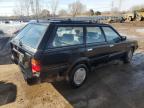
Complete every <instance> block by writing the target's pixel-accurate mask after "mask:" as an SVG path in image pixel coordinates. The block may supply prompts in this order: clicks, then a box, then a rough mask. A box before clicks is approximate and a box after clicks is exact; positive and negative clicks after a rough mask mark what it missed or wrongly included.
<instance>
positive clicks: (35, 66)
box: [31, 59, 41, 73]
mask: <svg viewBox="0 0 144 108" xmlns="http://www.w3.org/2000/svg"><path fill="white" fill-rule="evenodd" d="M31 65H32V72H33V73H37V72H40V71H41V64H40V61H38V60H36V59H31Z"/></svg>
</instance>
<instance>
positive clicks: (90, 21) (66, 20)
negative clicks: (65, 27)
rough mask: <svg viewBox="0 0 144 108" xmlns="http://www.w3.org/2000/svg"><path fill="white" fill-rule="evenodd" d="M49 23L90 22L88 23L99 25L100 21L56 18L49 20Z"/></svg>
mask: <svg viewBox="0 0 144 108" xmlns="http://www.w3.org/2000/svg"><path fill="white" fill-rule="evenodd" d="M48 20H49V21H61V22H88V23H98V22H99V21H98V20H94V19H88V18H85V19H80V18H79V19H77V18H55V19H48Z"/></svg>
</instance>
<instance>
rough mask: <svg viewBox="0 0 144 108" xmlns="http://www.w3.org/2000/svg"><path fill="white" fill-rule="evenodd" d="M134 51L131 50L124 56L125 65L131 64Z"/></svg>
mask: <svg viewBox="0 0 144 108" xmlns="http://www.w3.org/2000/svg"><path fill="white" fill-rule="evenodd" d="M133 52H134V50H133V49H132V48H131V49H130V50H129V51H128V52H127V53H126V55H125V57H124V59H123V61H124V63H125V64H127V63H131V61H132V57H133Z"/></svg>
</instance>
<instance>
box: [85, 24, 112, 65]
mask: <svg viewBox="0 0 144 108" xmlns="http://www.w3.org/2000/svg"><path fill="white" fill-rule="evenodd" d="M86 55H87V56H88V57H89V59H90V61H91V63H92V64H93V63H94V64H95V63H99V62H103V61H107V58H108V55H109V45H108V44H107V42H106V39H105V36H104V34H103V32H102V30H101V28H100V27H99V26H87V27H86Z"/></svg>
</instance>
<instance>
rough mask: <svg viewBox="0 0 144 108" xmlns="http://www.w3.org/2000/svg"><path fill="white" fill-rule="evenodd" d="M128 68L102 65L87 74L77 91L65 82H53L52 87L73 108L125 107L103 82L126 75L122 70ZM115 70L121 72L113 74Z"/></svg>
mask: <svg viewBox="0 0 144 108" xmlns="http://www.w3.org/2000/svg"><path fill="white" fill-rule="evenodd" d="M128 67H129V68H131V66H130V65H123V64H122V63H115V62H112V63H108V64H102V65H100V66H97V67H95V69H94V71H93V72H91V73H89V76H88V79H87V81H86V83H85V84H84V85H83V86H81V87H80V88H78V89H73V88H71V87H70V85H69V84H68V83H67V82H66V81H61V82H53V86H54V87H55V88H56V90H57V91H58V92H59V93H60V94H61V95H62V96H63V97H64V98H65V99H66V100H67V101H68V102H69V103H70V104H71V105H73V107H74V108H81V107H82V108H91V107H92V108H96V107H98V108H99V107H102V108H107V105H109V106H110V107H109V108H111V107H112V106H113V103H114V104H115V105H119V106H120V107H123V106H127V105H125V103H124V102H120V99H119V98H118V97H117V96H116V95H115V93H113V91H112V90H111V87H109V85H107V84H106V83H105V82H108V81H109V80H111V77H115V76H116V77H117V76H119V74H120V75H121V76H122V75H123V74H126V73H124V71H123V70H124V69H125V68H126V70H125V71H127V70H128ZM116 70H121V71H118V72H117V73H115V71H116ZM121 76H120V79H122V77H121ZM116 80H117V79H116ZM128 108H129V107H128Z"/></svg>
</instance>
